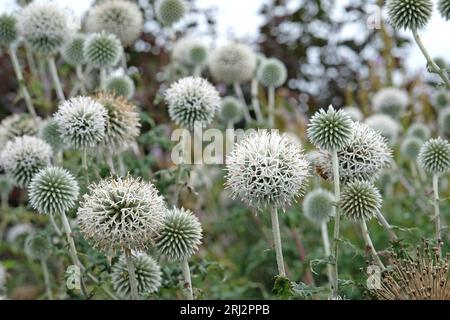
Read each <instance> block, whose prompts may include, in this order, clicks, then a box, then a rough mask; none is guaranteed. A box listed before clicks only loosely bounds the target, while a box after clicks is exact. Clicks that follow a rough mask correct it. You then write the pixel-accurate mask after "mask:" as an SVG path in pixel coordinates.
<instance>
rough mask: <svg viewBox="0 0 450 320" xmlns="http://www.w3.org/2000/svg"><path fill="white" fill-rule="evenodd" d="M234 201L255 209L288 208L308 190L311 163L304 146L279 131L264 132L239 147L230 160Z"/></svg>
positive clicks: (228, 183) (229, 181)
mask: <svg viewBox="0 0 450 320" xmlns="http://www.w3.org/2000/svg"><path fill="white" fill-rule="evenodd" d="M226 171H227V174H226V187H227V189H230V190H231V195H232V198H239V199H240V200H241V201H243V202H244V203H246V204H248V205H249V206H251V207H254V208H262V207H266V206H269V205H273V206H276V207H281V208H283V209H284V208H286V207H287V206H289V205H290V203H291V201H292V200H295V198H296V197H297V196H299V195H301V194H302V193H303V191H304V188H305V185H306V183H307V179H308V177H309V164H308V162H307V161H306V160H305V156H304V154H303V150H302V148H301V146H300V145H299V144H298V143H297V142H295V141H294V140H293V139H292V138H290V137H288V136H286V135H284V134H283V135H280V134H279V133H278V132H276V131H273V132H267V131H265V130H261V131H258V132H255V133H252V134H249V135H248V136H247V137H245V138H244V139H243V140H242V141H241V142H239V143H237V144H235V146H234V148H233V150H232V151H231V152H230V154H229V155H228V156H227V159H226Z"/></svg>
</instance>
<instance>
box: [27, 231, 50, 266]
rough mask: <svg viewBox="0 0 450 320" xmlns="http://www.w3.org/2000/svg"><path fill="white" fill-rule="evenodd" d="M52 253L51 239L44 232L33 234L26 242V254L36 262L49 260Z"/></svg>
mask: <svg viewBox="0 0 450 320" xmlns="http://www.w3.org/2000/svg"><path fill="white" fill-rule="evenodd" d="M51 251H52V244H51V242H50V237H49V236H48V234H47V233H46V232H44V231H41V232H36V233H31V234H30V235H28V237H27V239H26V240H25V253H26V254H27V256H28V257H30V258H31V259H34V260H45V259H47V258H48V257H49V256H50V254H51Z"/></svg>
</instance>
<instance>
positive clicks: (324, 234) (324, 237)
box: [320, 222, 333, 286]
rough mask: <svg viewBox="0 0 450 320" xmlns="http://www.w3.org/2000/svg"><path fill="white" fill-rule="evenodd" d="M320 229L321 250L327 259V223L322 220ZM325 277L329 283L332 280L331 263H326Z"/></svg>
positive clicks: (328, 250)
mask: <svg viewBox="0 0 450 320" xmlns="http://www.w3.org/2000/svg"><path fill="white" fill-rule="evenodd" d="M320 231H321V232H322V242H323V250H324V252H325V256H326V257H327V258H328V259H329V258H330V255H331V248H330V238H329V237H328V228H327V223H326V222H323V223H322V224H321V225H320ZM327 277H328V282H329V283H330V286H331V283H332V282H333V268H332V267H331V264H329V263H328V264H327Z"/></svg>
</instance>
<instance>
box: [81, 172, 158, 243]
mask: <svg viewBox="0 0 450 320" xmlns="http://www.w3.org/2000/svg"><path fill="white" fill-rule="evenodd" d="M166 210H167V209H166V206H165V203H164V199H163V198H162V197H161V196H160V195H159V194H158V191H157V190H156V188H155V186H154V185H153V184H151V183H149V182H144V181H141V180H139V179H136V178H133V177H131V176H127V177H125V178H120V177H117V178H109V179H104V180H101V181H100V182H98V183H95V184H92V185H90V186H89V193H88V194H86V195H84V198H83V201H82V203H81V206H80V208H79V209H78V221H79V226H80V231H81V233H82V234H83V236H84V237H85V238H86V240H88V241H89V242H90V243H91V244H92V245H93V246H94V247H95V248H97V249H99V250H101V251H104V252H107V251H116V250H118V251H123V250H126V249H127V250H138V251H139V250H140V251H143V250H146V249H147V248H148V247H149V246H150V245H151V244H153V243H154V239H155V238H156V237H157V236H158V234H159V232H160V230H161V228H162V226H163V221H164V214H165V213H166Z"/></svg>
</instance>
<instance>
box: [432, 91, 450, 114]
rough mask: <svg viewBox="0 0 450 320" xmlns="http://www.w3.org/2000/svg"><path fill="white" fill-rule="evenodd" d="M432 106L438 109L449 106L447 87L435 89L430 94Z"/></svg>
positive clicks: (449, 94) (449, 98)
mask: <svg viewBox="0 0 450 320" xmlns="http://www.w3.org/2000/svg"><path fill="white" fill-rule="evenodd" d="M432 103H433V107H434V108H435V109H436V110H437V111H439V110H441V109H444V108H447V107H450V93H449V92H448V90H447V89H440V90H436V91H435V92H434V93H433V96H432Z"/></svg>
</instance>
